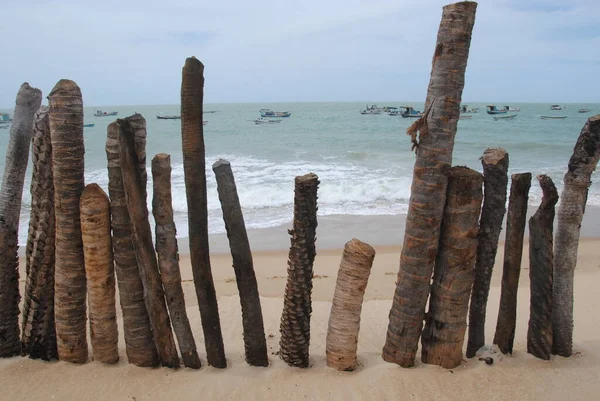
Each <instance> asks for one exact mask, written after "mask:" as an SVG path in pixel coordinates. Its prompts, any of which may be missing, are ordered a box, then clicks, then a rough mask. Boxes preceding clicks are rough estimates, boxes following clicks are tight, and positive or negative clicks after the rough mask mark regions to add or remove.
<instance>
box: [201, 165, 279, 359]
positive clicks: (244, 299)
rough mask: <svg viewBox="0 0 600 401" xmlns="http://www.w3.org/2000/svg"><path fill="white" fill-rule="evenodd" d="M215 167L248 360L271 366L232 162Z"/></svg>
mask: <svg viewBox="0 0 600 401" xmlns="http://www.w3.org/2000/svg"><path fill="white" fill-rule="evenodd" d="M212 168H213V171H214V173H215V177H216V180H217V190H218V192H219V201H220V202H221V208H222V210H223V220H224V221H225V229H226V230H227V238H228V239H229V247H230V249H231V256H232V258H233V270H234V271H235V278H236V282H237V286H238V291H239V293H240V303H241V306H242V323H243V327H244V348H245V350H246V362H248V364H249V365H252V366H268V365H269V357H268V356H267V340H266V338H265V328H264V324H263V316H262V310H261V308H260V298H259V295H258V283H257V282H256V275H255V274H254V265H253V263H252V251H251V250H250V243H249V242H248V234H247V233H246V226H245V225H244V216H243V214H242V207H241V206H240V199H239V198H238V194H237V189H236V186H235V180H234V178H233V172H232V171H231V164H229V162H228V161H227V160H223V159H219V160H218V161H217V162H216V163H214V164H213V166H212Z"/></svg>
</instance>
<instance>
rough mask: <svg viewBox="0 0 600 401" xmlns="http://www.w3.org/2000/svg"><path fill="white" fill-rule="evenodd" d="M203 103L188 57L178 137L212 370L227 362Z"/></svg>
mask: <svg viewBox="0 0 600 401" xmlns="http://www.w3.org/2000/svg"><path fill="white" fill-rule="evenodd" d="M203 101H204V65H202V63H201V62H200V61H198V60H197V59H196V58H195V57H190V58H188V59H186V60H185V66H184V67H183V71H182V82H181V136H182V142H183V144H182V148H183V172H184V176H185V188H186V195H187V205H188V227H189V242H190V258H191V262H192V274H193V276H194V286H195V288H196V296H197V297H198V307H199V308H200V317H201V319H202V330H203V331H204V342H205V345H206V356H207V360H208V364H209V365H211V366H213V367H215V368H225V367H227V360H226V359H225V348H224V347H223V335H222V333H221V322H220V320H219V306H218V304H217V294H216V292H215V284H214V282H213V277H212V271H211V268H210V252H209V247H208V209H207V204H206V161H205V153H204V152H205V151H204V131H203V128H202V102H203Z"/></svg>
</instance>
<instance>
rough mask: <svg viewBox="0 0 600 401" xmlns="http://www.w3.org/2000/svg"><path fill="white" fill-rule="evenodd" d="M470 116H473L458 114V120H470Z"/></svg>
mask: <svg viewBox="0 0 600 401" xmlns="http://www.w3.org/2000/svg"><path fill="white" fill-rule="evenodd" d="M472 118H473V116H459V117H458V119H459V120H470V119H472Z"/></svg>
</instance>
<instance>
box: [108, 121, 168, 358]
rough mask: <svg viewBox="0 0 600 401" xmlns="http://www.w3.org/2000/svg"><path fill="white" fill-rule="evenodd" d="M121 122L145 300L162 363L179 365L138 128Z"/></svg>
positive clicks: (128, 196) (129, 207) (129, 204)
mask: <svg viewBox="0 0 600 401" xmlns="http://www.w3.org/2000/svg"><path fill="white" fill-rule="evenodd" d="M117 125H118V127H119V156H120V160H121V174H122V176H123V188H124V189H125V198H126V200H127V210H128V211H129V217H130V219H131V229H132V230H131V231H132V234H133V236H132V242H133V247H134V250H135V257H136V260H137V262H138V266H139V267H140V275H141V277H142V283H143V285H144V300H145V301H146V310H147V311H148V316H149V317H150V324H151V325H152V332H153V335H154V344H155V345H156V350H157V352H158V358H159V361H160V364H161V365H162V366H167V367H170V368H179V357H178V356H177V349H176V348H175V341H174V339H173V332H172V331H171V322H170V320H169V314H168V312H167V305H166V303H165V294H164V292H163V288H162V283H161V279H160V273H159V272H158V263H157V261H156V253H155V251H154V245H153V243H152V231H151V230H150V222H149V221H148V208H147V206H146V196H145V191H144V186H143V181H142V177H141V175H140V170H139V160H138V157H137V153H136V150H135V130H134V128H133V126H132V125H131V123H130V122H129V120H127V119H124V120H121V119H119V120H117Z"/></svg>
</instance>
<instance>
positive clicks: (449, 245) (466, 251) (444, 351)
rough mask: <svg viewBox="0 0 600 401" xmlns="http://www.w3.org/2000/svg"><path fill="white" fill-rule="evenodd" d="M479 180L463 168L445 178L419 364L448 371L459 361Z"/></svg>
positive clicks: (472, 263)
mask: <svg viewBox="0 0 600 401" xmlns="http://www.w3.org/2000/svg"><path fill="white" fill-rule="evenodd" d="M482 184H483V176H482V175H481V174H480V173H478V172H477V171H474V170H471V169H468V168H466V167H453V168H451V169H450V172H449V175H448V190H447V192H446V207H445V208H444V218H443V221H442V228H441V231H440V245H439V248H438V254H437V260H436V264H435V271H434V274H433V284H432V286H431V297H430V298H429V311H428V312H427V315H426V318H425V329H424V330H423V337H422V339H421V342H422V345H423V349H422V355H421V359H422V361H423V362H424V363H429V364H433V365H439V366H441V367H444V368H447V369H452V368H455V367H457V366H458V365H460V363H461V362H462V358H463V353H462V349H463V343H464V340H465V331H466V330H467V312H468V310H469V297H470V295H471V287H472V286H473V278H474V277H473V268H474V266H475V256H476V253H477V232H478V229H479V228H478V226H479V224H478V223H479V214H480V212H481V201H482V198H483V190H482Z"/></svg>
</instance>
